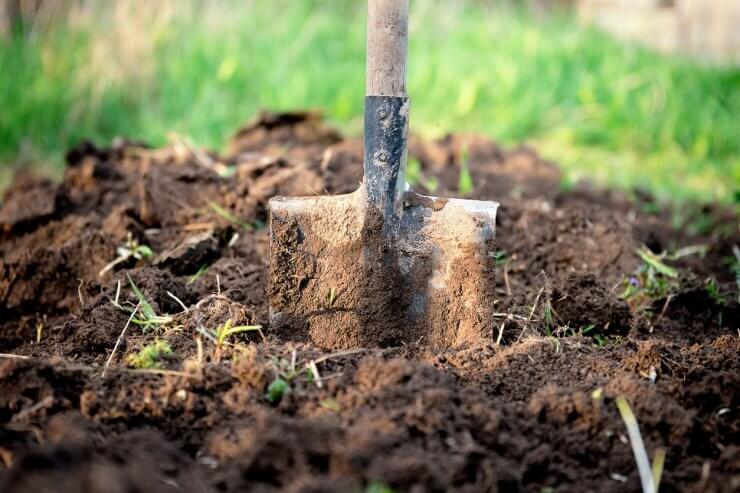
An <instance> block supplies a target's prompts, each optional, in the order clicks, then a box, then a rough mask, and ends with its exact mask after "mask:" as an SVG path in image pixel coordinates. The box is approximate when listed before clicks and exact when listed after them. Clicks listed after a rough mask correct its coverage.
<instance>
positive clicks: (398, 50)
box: [366, 0, 409, 97]
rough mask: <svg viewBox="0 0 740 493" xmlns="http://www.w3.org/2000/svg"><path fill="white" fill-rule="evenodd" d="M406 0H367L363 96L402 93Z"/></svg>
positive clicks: (407, 11) (406, 34)
mask: <svg viewBox="0 0 740 493" xmlns="http://www.w3.org/2000/svg"><path fill="white" fill-rule="evenodd" d="M408 32H409V0H368V16H367V87H366V95H367V96H401V97H404V96H406V55H407V52H408Z"/></svg>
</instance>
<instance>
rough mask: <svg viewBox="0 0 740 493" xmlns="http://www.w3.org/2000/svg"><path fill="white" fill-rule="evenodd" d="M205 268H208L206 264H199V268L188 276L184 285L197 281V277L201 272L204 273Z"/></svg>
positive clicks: (198, 277)
mask: <svg viewBox="0 0 740 493" xmlns="http://www.w3.org/2000/svg"><path fill="white" fill-rule="evenodd" d="M207 270H208V266H207V265H201V266H200V269H198V272H196V273H195V274H193V275H192V276H190V278H189V279H188V282H187V283H185V285H186V286H190V285H191V284H193V283H194V282H195V281H197V280H198V279H200V277H201V276H202V275H203V274H205V273H206V271H207Z"/></svg>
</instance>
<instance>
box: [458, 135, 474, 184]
mask: <svg viewBox="0 0 740 493" xmlns="http://www.w3.org/2000/svg"><path fill="white" fill-rule="evenodd" d="M469 160H470V159H469V154H468V148H467V147H463V149H462V151H460V177H459V178H458V181H457V191H458V192H459V193H460V195H468V194H469V193H471V192H472V191H473V177H472V176H471V174H470V168H469V164H470V162H469Z"/></svg>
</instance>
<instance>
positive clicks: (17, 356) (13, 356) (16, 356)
mask: <svg viewBox="0 0 740 493" xmlns="http://www.w3.org/2000/svg"><path fill="white" fill-rule="evenodd" d="M0 358H2V359H31V357H30V356H22V355H20V354H9V353H0Z"/></svg>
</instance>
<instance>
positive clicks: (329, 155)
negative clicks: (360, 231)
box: [0, 112, 740, 492]
mask: <svg viewBox="0 0 740 493" xmlns="http://www.w3.org/2000/svg"><path fill="white" fill-rule="evenodd" d="M410 155H411V156H412V158H413V159H415V160H418V161H419V163H420V173H421V175H422V176H421V177H418V176H417V179H418V180H419V181H418V183H417V184H416V187H417V188H418V189H419V190H421V191H425V192H430V193H433V194H435V195H440V196H455V195H456V194H457V184H458V182H459V180H458V178H459V173H460V163H461V160H462V159H463V156H465V155H467V156H468V160H469V163H468V165H469V168H470V170H471V173H472V177H473V184H474V187H473V191H472V193H470V194H469V195H468V197H470V198H478V199H484V200H497V201H499V202H501V204H502V209H501V211H500V214H499V220H500V224H499V225H498V226H497V236H498V244H499V247H498V248H499V249H500V251H499V252H497V254H496V255H497V263H498V266H497V269H498V271H497V281H496V283H497V284H496V291H497V302H496V305H495V307H494V309H495V314H496V320H497V323H496V324H495V326H492V327H491V328H490V334H489V335H488V336H487V338H486V340H484V341H480V340H479V339H478V338H476V339H475V340H469V341H465V340H463V341H460V344H458V345H456V346H455V347H453V348H450V349H446V350H444V351H441V352H440V351H434V350H432V349H431V347H430V346H429V341H427V340H425V338H424V337H421V338H413V340H410V341H405V342H406V343H405V344H403V345H400V346H396V345H393V344H391V345H384V347H382V348H381V347H375V346H369V347H351V348H349V349H347V350H342V351H335V352H330V351H327V350H322V349H318V348H316V347H314V346H312V345H311V344H310V343H308V342H306V341H305V340H301V338H300V337H293V336H292V335H291V334H289V333H280V332H273V331H271V328H270V327H269V324H268V318H269V317H268V306H267V294H266V290H267V289H268V284H269V279H268V276H269V273H268V268H267V256H268V238H267V236H266V229H265V224H266V223H267V221H268V217H267V212H266V211H267V208H266V205H267V200H269V198H270V197H272V196H275V195H285V196H298V195H313V194H325V193H346V192H350V191H352V190H354V189H356V188H357V184H358V181H359V179H360V176H361V160H362V148H361V141H360V140H357V139H344V138H342V137H341V136H340V135H339V134H338V133H337V132H336V131H335V130H333V129H331V128H329V127H328V126H326V125H325V124H324V123H323V122H322V120H321V118H320V117H319V116H318V115H316V114H314V113H300V112H296V113H291V114H269V113H265V114H263V115H261V116H260V117H259V118H258V119H256V120H255V121H253V122H252V123H251V124H249V125H248V126H245V127H244V128H243V129H242V130H240V131H239V132H238V133H237V135H236V136H235V137H234V139H233V141H232V142H231V143H230V144H229V145H228V151H227V152H226V153H224V154H223V155H219V154H217V153H213V152H209V151H205V150H200V149H194V148H192V147H191V146H190V145H189V144H187V143H186V142H175V143H173V145H172V146H170V147H167V148H163V149H149V148H146V147H145V146H141V145H137V144H133V143H126V142H119V143H117V144H116V145H114V146H112V147H110V148H105V149H101V148H97V147H95V146H93V145H92V144H89V143H87V144H82V145H80V146H78V147H77V148H75V149H73V150H71V151H70V152H69V154H68V156H67V161H68V166H67V169H66V172H65V175H64V179H63V181H62V182H61V183H58V184H55V183H51V182H48V181H45V180H41V179H35V178H33V177H29V176H28V175H25V176H19V177H18V178H17V180H16V181H15V183H14V184H13V185H11V187H10V188H9V189H8V190H7V191H6V192H5V194H4V196H3V199H2V204H1V205H0V231H1V232H0V253H1V254H2V256H1V259H0V353H2V354H1V355H0V491H4V492H5V491H8V492H35V491H41V490H44V489H47V490H49V489H53V490H54V491H69V492H73V491H74V492H76V491H90V492H107V491H194V492H195V491H197V492H203V491H206V492H218V491H259V492H277V491H289V492H299V491H300V492H318V491H322V492H327V491H328V492H331V491H336V492H351V491H357V492H362V491H385V490H380V489H379V488H381V487H387V488H392V491H399V492H423V491H440V492H441V491H457V492H479V491H533V492H542V491H573V490H575V489H578V490H580V491H599V492H609V491H615V492H616V491H639V490H640V486H639V478H638V473H637V466H636V464H635V462H634V458H633V455H632V449H631V447H630V445H629V442H628V439H627V433H626V429H625V425H624V423H623V422H622V420H621V418H620V415H619V412H618V410H617V408H616V406H615V403H614V401H615V398H616V397H618V396H624V397H626V398H627V400H628V401H629V402H630V404H631V406H632V409H633V411H634V412H635V415H636V417H637V419H638V422H639V425H640V431H641V433H642V437H643V439H644V441H645V445H646V448H647V451H648V454H649V455H650V457H651V458H652V457H653V455H654V453H655V451H656V450H657V449H658V448H662V449H664V450H665V451H666V461H665V470H664V472H663V477H662V480H661V491H696V492H699V491H702V492H703V491H717V492H732V491H737V490H738V489H739V488H740V416H739V414H738V413H739V408H738V406H740V376H738V369H739V368H740V334H739V333H738V327H739V326H740V307H739V306H738V286H737V284H736V271H733V269H738V268H740V267H738V265H739V264H740V260H733V259H735V254H734V253H733V247H734V246H736V245H740V232H739V231H738V224H739V223H738V220H739V218H738V216H737V215H735V214H734V213H733V212H732V211H730V210H726V209H722V208H720V207H717V206H713V207H699V206H697V207H689V206H682V208H681V210H680V211H674V210H673V209H672V208H671V207H670V206H658V204H655V203H654V202H653V200H652V199H651V198H650V197H649V195H646V194H644V193H642V192H639V193H634V194H625V193H622V192H617V191H611V190H600V189H595V188H593V187H591V186H588V185H587V184H582V185H579V186H577V187H576V188H574V189H570V190H564V189H563V188H562V187H561V186H560V174H559V171H558V169H557V167H556V166H555V165H553V164H552V163H548V162H545V161H543V160H542V159H541V158H540V157H538V156H537V154H535V153H534V152H532V151H531V150H528V149H516V150H504V149H502V148H500V147H498V146H497V145H496V144H494V143H492V142H490V141H488V140H487V139H485V138H482V137H477V136H449V137H447V138H445V139H442V140H439V141H435V142H427V141H422V140H420V139H416V138H413V139H412V140H411V145H410ZM431 178H436V180H437V182H438V187H437V189H436V190H428V189H425V188H424V184H426V185H429V186H431V184H432V183H433V180H431ZM693 211H695V212H693ZM679 213H680V214H679ZM678 219H681V220H683V221H684V222H680V221H678ZM141 245H145V246H147V247H149V249H150V251H146V250H145V249H144V250H142V249H141ZM643 245H645V246H647V248H648V249H649V250H650V251H652V252H653V254H652V256H647V257H645V254H644V253H643V256H640V255H639V254H638V250H639V249H640V248H641V247H642V246H643ZM687 247H689V248H687ZM134 252H136V253H137V255H134V254H133V253H134ZM663 252H666V255H662V253H663ZM646 258H647V259H648V260H649V261H650V262H652V265H648V264H650V262H646V260H645V259H646ZM117 259H118V262H117V263H116V264H115V265H114V266H112V267H110V268H108V269H107V270H106V271H105V272H103V274H102V275H101V274H100V273H101V271H102V270H104V269H105V268H106V266H108V265H109V264H111V262H113V261H114V260H117ZM135 307H137V308H136V311H137V312H136V313H135V314H133V316H132V310H134V309H135ZM389 317H392V314H389ZM129 320H131V322H129ZM127 323H128V325H127ZM256 326H261V332H260V331H257V330H256V329H255V327H256ZM124 328H126V330H125V332H124ZM337 330H339V328H338V329H337ZM422 335H423V334H422ZM119 340H120V343H119V344H118V346H117V348H116V350H115V353H114V354H113V357H112V358H110V355H111V353H112V351H113V348H114V347H115V346H116V343H117V341H119ZM109 358H110V359H111V361H110V364H108V360H109ZM106 365H107V369H106V375H105V378H103V377H102V372H103V369H104V368H106ZM142 366H144V368H141V367H142ZM137 367H138V368H137Z"/></svg>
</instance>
